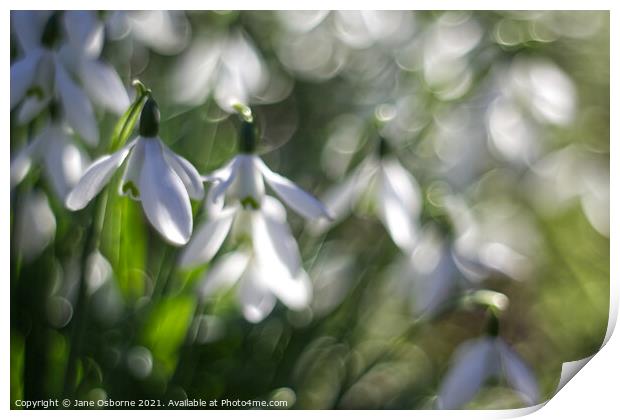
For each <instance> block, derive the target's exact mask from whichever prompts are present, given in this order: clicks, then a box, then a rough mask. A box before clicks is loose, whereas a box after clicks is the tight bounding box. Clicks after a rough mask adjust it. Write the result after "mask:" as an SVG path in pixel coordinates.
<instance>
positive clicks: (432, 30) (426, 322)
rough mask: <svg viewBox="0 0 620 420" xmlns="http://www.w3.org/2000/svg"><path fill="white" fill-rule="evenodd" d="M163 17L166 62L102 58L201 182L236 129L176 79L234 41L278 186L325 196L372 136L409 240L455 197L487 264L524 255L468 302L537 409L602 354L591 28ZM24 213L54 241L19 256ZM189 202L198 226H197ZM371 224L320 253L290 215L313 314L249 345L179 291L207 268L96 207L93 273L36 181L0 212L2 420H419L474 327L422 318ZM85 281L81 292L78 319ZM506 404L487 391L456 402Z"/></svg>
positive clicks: (425, 19) (227, 305) (65, 215)
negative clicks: (157, 416)
mask: <svg viewBox="0 0 620 420" xmlns="http://www.w3.org/2000/svg"><path fill="white" fill-rule="evenodd" d="M111 13H112V12H102V13H100V14H99V16H100V19H102V20H106V19H109V18H110V16H111ZM373 13H374V14H373ZM177 17H178V16H177ZM179 19H181V22H182V24H179V25H181V26H180V29H178V28H177V29H178V30H179V31H180V32H181V33H182V34H185V35H184V36H181V41H180V42H181V44H183V45H181V47H179V48H178V51H174V52H173V53H167V54H162V53H161V52H160V51H157V48H155V47H153V46H150V45H148V44H146V43H145V42H144V41H142V42H141V41H140V39H139V38H138V37H132V34H129V35H127V36H122V37H119V38H118V39H112V37H110V36H108V38H107V39H106V43H105V47H104V51H103V57H104V58H105V59H106V60H107V61H108V62H110V63H111V64H113V65H114V67H115V68H116V69H117V71H118V72H119V74H120V75H121V78H122V79H123V81H124V82H126V84H127V85H128V86H129V84H130V82H131V80H133V79H134V78H139V79H140V80H142V81H143V82H144V83H145V84H146V85H147V86H149V87H150V88H151V89H152V90H153V94H154V96H155V98H156V99H157V100H158V102H159V104H160V106H161V113H162V124H161V138H162V139H163V141H164V142H166V143H167V144H168V145H169V146H170V147H171V148H172V149H173V150H174V151H175V152H177V153H179V154H180V155H182V156H185V157H186V158H187V159H188V160H190V161H191V162H192V163H193V164H194V165H195V166H196V168H197V169H198V170H199V172H200V173H207V172H210V171H212V170H214V169H216V168H218V167H220V166H221V165H223V164H224V163H225V162H227V161H228V160H229V159H230V158H231V157H232V156H233V155H234V154H235V153H236V138H237V134H236V133H237V131H236V130H237V124H236V121H235V118H231V117H229V116H228V114H227V113H226V112H224V111H223V110H222V109H221V108H220V107H219V105H220V104H219V103H218V101H217V98H216V94H215V93H214V89H216V88H215V87H213V86H218V83H219V84H220V85H222V84H224V82H222V81H221V80H219V79H218V77H216V76H213V78H214V81H213V82H212V84H213V86H212V87H211V88H210V90H208V91H205V94H204V95H202V97H201V98H198V99H197V100H195V101H194V102H195V103H191V104H189V103H183V100H181V101H179V100H178V98H177V96H178V95H177V94H178V93H179V92H180V91H181V90H182V89H183V88H186V89H189V91H190V92H194V93H195V92H196V91H198V90H200V89H199V88H198V87H196V86H199V85H204V84H205V83H203V82H201V79H202V78H204V77H207V76H204V75H201V72H211V73H212V74H214V75H217V74H218V73H217V72H218V71H220V70H218V69H212V68H208V67H200V66H194V67H190V70H191V71H189V70H187V68H186V67H183V66H184V65H185V63H188V62H190V61H191V60H185V58H187V57H189V56H190V55H191V53H192V52H194V53H195V54H196V52H197V54H198V55H199V56H200V54H203V55H205V54H208V53H209V51H210V50H209V48H211V47H204V49H203V50H201V49H200V48H202V47H201V46H200V45H199V41H197V40H201V39H206V40H207V41H209V40H210V41H213V40H215V39H227V37H233V36H236V35H234V34H239V33H241V34H243V37H245V38H244V39H245V40H246V41H245V42H247V45H250V47H249V48H250V49H251V51H253V53H252V54H250V55H251V56H253V57H258V60H259V62H260V67H259V69H260V72H261V77H262V80H263V83H259V85H260V86H258V87H257V88H256V89H254V90H253V91H251V92H249V93H248V100H249V101H250V104H251V106H252V108H253V110H254V112H255V113H256V115H257V118H258V121H259V125H260V127H261V130H262V132H263V144H262V150H263V151H264V154H263V158H264V159H265V161H266V162H267V164H268V165H269V166H270V167H271V168H272V169H273V170H275V171H276V172H278V173H281V174H283V175H285V176H286V177H288V178H290V179H292V180H294V181H295V182H297V183H299V184H300V185H301V186H303V187H304V188H305V189H307V190H309V191H311V192H313V193H314V194H315V195H317V196H319V197H321V196H323V195H324V193H325V192H326V191H327V190H328V188H330V187H331V186H333V185H336V184H338V183H340V182H341V181H342V179H343V178H344V177H345V175H346V174H347V173H349V172H350V171H351V169H352V168H353V167H354V166H355V165H356V164H357V162H359V161H361V160H362V159H363V158H364V157H365V156H367V155H368V154H371V153H374V151H375V148H376V144H377V133H376V129H375V128H374V125H373V121H374V120H376V119H377V118H379V119H380V120H382V121H384V126H383V131H382V134H383V136H384V137H385V138H386V139H387V140H388V141H389V142H390V144H391V146H392V150H393V151H395V152H396V153H395V154H396V155H397V156H398V158H399V159H400V161H401V163H402V164H403V165H404V166H405V167H406V168H407V169H409V171H410V172H411V173H412V174H413V176H414V177H415V178H416V179H417V180H418V182H419V184H420V186H421V189H422V191H423V195H424V200H425V211H424V213H423V217H422V220H421V221H420V225H421V226H428V225H430V224H433V223H438V222H437V221H436V217H435V216H436V214H438V213H439V214H443V213H445V209H443V208H442V205H441V203H439V204H437V201H436V200H434V199H433V197H434V194H438V191H439V193H440V194H447V195H451V196H457V197H459V198H461V199H462V200H463V202H464V203H466V206H467V208H468V209H469V211H471V213H472V214H474V215H475V218H476V220H477V221H478V222H477V223H479V224H480V225H481V226H482V228H481V229H482V230H483V231H484V232H485V235H486V236H487V239H486V240H487V241H488V242H496V241H501V242H502V243H507V244H509V245H510V246H511V248H512V249H515V250H517V251H518V252H519V254H520V255H521V256H523V258H522V259H520V260H519V261H520V262H519V264H520V266H519V267H518V268H519V270H518V272H519V275H517V276H514V277H518V278H517V279H513V278H509V277H511V276H506V275H504V274H505V273H504V274H502V273H500V272H499V271H492V272H491V274H490V275H488V276H486V277H485V278H484V279H483V280H482V281H481V283H480V285H479V287H484V288H489V289H492V290H496V291H499V292H502V293H504V294H505V295H506V296H508V298H509V299H510V306H509V308H508V309H507V310H506V312H505V313H504V314H503V315H502V317H501V319H500V335H501V336H502V337H503V338H504V339H505V340H506V341H507V342H508V343H510V344H511V345H512V346H513V348H514V349H515V350H516V351H517V352H518V353H519V354H520V355H521V356H522V357H523V359H524V360H526V361H527V363H528V364H529V365H530V366H531V368H532V369H533V371H534V373H535V376H536V378H537V380H538V381H539V384H540V388H541V392H542V394H543V396H544V397H547V398H548V397H549V396H551V395H552V393H553V391H554V390H555V387H556V385H557V382H558V379H559V374H560V369H561V364H562V363H563V362H565V361H570V360H575V359H580V358H583V357H586V356H589V355H591V354H592V353H594V352H596V351H597V350H598V348H599V346H600V345H601V343H602V339H603V337H604V335H605V331H606V327H607V317H608V308H609V14H608V13H606V12H544V11H536V12H461V11H459V12H446V11H437V12H432V11H427V12H366V13H360V12H330V13H327V12H324V13H318V12H316V13H314V12H307V13H305V14H304V12H271V11H260V12H211V11H203V12H198V11H196V12H188V13H185V14H182V15H181V16H180V18H179ZM188 28H189V29H188ZM186 31H187V32H186ZM13 44H14V42H13V43H12V48H11V51H12V59H14V58H15V56H16V55H17V54H18V51H17V47H16V46H15V45H13ZM223 45H224V46H223V47H222V48H224V49H225V50H226V51H229V52H230V53H232V55H233V56H235V54H237V55H239V57H241V55H242V52H238V51H236V50H235V48H237V47H236V46H234V45H232V44H230V43H229V44H226V43H225V42H224V44H223ZM243 54H247V52H246V53H243ZM244 59H246V60H250V59H252V58H251V57H250V58H248V57H244ZM237 65H239V66H246V65H247V64H246V62H245V61H243V60H240V63H238V64H237ZM192 73H194V74H195V78H189V77H188V74H192ZM265 80H266V81H265ZM194 84H195V86H194ZM181 99H183V98H181ZM185 102H187V101H185ZM381 105H383V106H381ZM11 117H12V124H11V149H12V153H13V152H14V151H15V150H17V149H18V148H21V146H22V145H23V144H25V143H26V142H27V141H28V138H29V133H30V134H31V133H33V132H36V130H37V129H38V128H39V127H40V126H41V125H42V124H43V123H44V121H45V118H46V115H45V113H44V114H43V115H42V116H40V117H39V118H38V119H37V120H35V121H34V122H33V123H32V124H30V125H29V126H26V127H24V126H19V125H18V124H17V123H16V121H15V117H14V116H13V115H12V116H11ZM98 117H99V120H100V131H101V139H102V141H101V145H100V146H99V148H98V149H97V150H92V149H89V148H87V147H86V146H84V150H87V152H88V154H89V155H90V156H91V158H93V159H94V158H96V157H97V156H100V155H101V154H102V153H103V151H104V150H105V146H106V144H105V143H106V141H107V139H109V138H110V136H111V134H112V129H113V127H114V124H115V123H116V117H114V116H112V115H109V114H105V113H103V112H100V113H98ZM78 141H79V139H78ZM117 176H118V175H117ZM33 191H38V192H42V193H44V194H45V196H46V197H47V200H48V201H49V206H50V208H51V211H52V213H53V215H52V218H53V219H55V224H54V226H53V229H52V230H53V238H52V239H51V240H49V241H47V242H46V243H44V244H43V245H44V246H41V247H39V248H40V249H39V250H38V252H37V253H36V255H31V254H29V257H28V258H24V255H23V252H22V250H21V249H22V248H21V245H20V244H22V243H23V242H24V241H23V238H20V235H26V233H24V232H27V230H24V228H22V227H20V226H21V225H24V224H25V225H30V224H34V225H35V226H34V229H37V226H39V225H40V224H41V223H44V222H45V220H47V219H49V217H47V219H45V218H42V219H29V218H30V217H32V213H28V212H24V211H21V210H20V209H22V207H20V206H21V205H22V203H23V202H24V197H25V196H27V195H28V194H31V193H32V192H33ZM111 191H112V190H111ZM113 192H114V191H113ZM194 204H195V206H194V208H195V223H194V225H195V226H197V225H198V224H199V223H200V221H201V220H202V216H203V210H202V206H201V203H194ZM371 210H372V209H370V210H369V209H365V208H356V211H355V212H354V214H353V215H352V216H351V217H349V218H347V219H346V220H344V221H343V222H342V223H339V224H338V225H336V226H334V227H333V228H332V229H330V230H329V231H327V232H326V233H324V234H321V235H319V236H316V235H313V234H312V233H311V231H310V229H308V227H307V226H305V224H304V221H303V220H301V218H299V217H297V216H296V215H292V214H291V215H290V217H289V222H290V223H291V226H292V229H293V233H294V236H295V237H296V238H297V239H298V242H299V245H300V249H301V252H302V256H303V260H304V267H305V268H306V269H307V270H308V272H309V274H310V276H311V278H312V280H313V283H314V300H313V303H312V306H311V308H309V309H307V310H306V311H302V312H293V311H290V310H288V309H287V308H286V307H284V306H283V305H281V304H278V306H277V307H276V309H275V310H274V312H273V313H272V314H271V315H270V316H269V317H267V319H266V320H264V321H263V322H261V323H259V324H251V323H249V322H247V321H246V320H245V319H244V318H243V317H242V315H241V313H240V311H239V309H238V307H237V304H236V301H235V298H234V292H227V293H222V294H219V295H217V296H216V297H214V298H209V299H207V300H206V301H204V302H199V300H198V297H197V294H196V292H195V290H196V286H197V282H198V280H199V279H200V277H201V275H202V273H204V272H206V271H207V270H208V269H209V267H208V266H203V267H200V268H199V269H196V270H193V271H183V270H179V269H177V268H176V267H175V264H174V261H175V260H174V257H175V255H177V252H178V251H176V250H174V249H173V248H172V247H170V246H168V245H165V244H163V242H162V241H161V239H160V238H159V236H158V235H157V234H156V233H155V232H154V231H153V230H152V228H150V226H149V225H148V224H147V223H146V222H145V219H144V216H143V212H142V209H141V207H140V204H139V203H136V202H134V201H131V200H130V199H128V198H126V197H120V196H118V195H117V194H115V193H111V194H109V195H108V196H107V207H106V217H105V222H104V225H103V230H102V235H101V242H100V256H99V255H97V256H94V257H93V256H90V257H89V259H88V260H85V259H84V258H82V257H81V256H82V248H83V247H84V240H85V230H86V227H87V226H88V224H89V220H90V217H91V216H90V213H89V212H88V211H83V212H78V213H71V212H69V211H68V210H66V209H65V208H64V207H63V205H62V203H61V201H60V200H59V199H58V198H57V197H56V196H55V195H54V193H53V192H52V191H51V190H50V186H49V185H48V183H47V182H46V179H45V177H44V176H43V175H42V173H41V171H40V170H39V169H37V168H34V170H32V171H31V173H30V174H29V175H28V177H27V178H26V180H25V181H24V182H22V183H21V184H20V185H19V186H17V187H16V188H15V189H13V190H12V192H11V222H12V236H11V297H10V299H11V406H12V407H14V404H15V400H17V399H29V400H35V399H46V398H61V397H64V396H71V397H74V398H79V399H91V400H98V399H103V398H113V399H115V400H131V399H139V398H159V399H184V398H190V399H191V398H203V399H222V398H229V399H238V398H239V399H260V400H286V401H288V402H289V408H300V409H310V408H312V409H329V408H388V409H420V408H431V407H432V406H433V403H434V399H435V397H436V394H437V392H438V388H439V386H440V383H441V379H442V377H443V375H444V374H445V372H446V370H447V369H448V366H449V363H450V358H451V355H452V354H453V352H454V350H455V349H456V348H457V346H458V345H459V344H460V343H461V342H463V341H464V340H466V339H468V338H473V337H477V336H479V335H480V334H481V333H483V331H484V328H485V314H484V311H483V310H465V309H462V308H459V307H454V308H450V309H449V310H447V311H442V312H441V313H439V314H437V315H436V316H431V317H426V318H423V319H418V318H417V317H416V315H415V313H414V311H413V310H412V301H413V300H415V296H413V295H412V294H411V293H410V292H409V288H408V284H409V283H410V282H414V281H415V280H416V279H415V278H410V276H406V275H403V274H402V272H400V271H399V270H398V262H399V261H400V259H401V258H402V257H401V256H400V255H401V253H400V251H399V250H398V248H397V247H396V246H395V245H394V244H393V243H392V242H391V240H390V238H389V236H388V235H387V233H386V232H385V230H384V228H383V226H382V225H381V224H380V223H379V222H378V221H377V219H376V217H374V216H373V215H372V211H371ZM22 218H26V220H25V222H23V221H21V220H22ZM37 220H39V225H37ZM41 220H43V221H41ZM20 223H21V225H20ZM48 224H49V223H48ZM39 227H40V226H39ZM30 228H31V229H32V226H30ZM44 228H45V226H43V227H40V229H44ZM445 235H446V236H445V240H447V241H451V240H452V237H451V236H449V235H448V234H445ZM498 238H499V239H498ZM475 246H476V245H474V248H475ZM474 250H475V249H474ZM101 256H103V257H104V259H103V261H107V262H101V261H102V259H101ZM97 261H98V262H97ZM88 267H91V268H90V269H89V268H88ZM92 267H94V268H92ZM81 270H86V271H87V272H88V275H87V276H86V277H87V280H88V281H87V285H86V286H85V288H84V295H85V296H84V300H83V303H82V304H81V305H82V306H79V305H78V296H79V294H80V293H79V290H80V286H79V283H80V277H81V276H80V272H81ZM89 270H90V271H89ZM500 271H501V270H500ZM399 273H400V274H399ZM453 275H457V276H459V275H461V274H453ZM71 361H75V363H76V366H77V370H76V372H75V380H71V379H70V377H71V375H70V374H69V375H68V374H67V371H68V365H69V364H70V363H72V362H71ZM521 405H522V403H521V402H520V400H519V399H518V398H517V397H516V396H515V394H514V392H513V391H511V390H510V389H509V388H508V387H507V386H505V384H502V383H495V382H493V383H489V384H487V385H486V386H485V387H484V389H483V390H482V391H481V393H480V394H479V395H478V396H477V397H476V399H475V400H474V401H472V403H470V407H473V408H510V407H519V406H521Z"/></svg>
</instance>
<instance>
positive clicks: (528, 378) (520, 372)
mask: <svg viewBox="0 0 620 420" xmlns="http://www.w3.org/2000/svg"><path fill="white" fill-rule="evenodd" d="M496 344H497V348H498V351H499V355H500V360H501V364H502V368H503V370H504V375H506V380H507V381H508V383H509V384H510V385H511V386H512V387H513V388H514V389H515V390H517V391H519V393H520V394H521V396H522V398H523V401H524V402H525V403H526V404H528V405H534V404H537V403H538V402H539V401H540V392H539V390H538V383H537V382H536V377H535V376H534V373H533V372H532V370H531V369H530V368H529V366H527V364H526V363H525V362H524V361H523V360H522V359H521V357H519V355H518V354H517V353H515V352H514V351H512V349H510V347H508V345H507V344H506V343H504V342H503V341H502V340H501V339H497V343H496Z"/></svg>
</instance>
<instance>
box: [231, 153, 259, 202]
mask: <svg viewBox="0 0 620 420" xmlns="http://www.w3.org/2000/svg"><path fill="white" fill-rule="evenodd" d="M235 173H236V174H235V180H234V182H233V183H232V185H231V186H230V188H229V192H230V195H231V196H233V197H235V198H237V199H238V200H241V201H243V200H245V199H247V198H251V199H252V200H254V202H255V203H256V204H257V205H260V203H261V202H262V201H263V197H264V195H265V183H264V181H263V177H262V176H261V173H260V170H259V168H258V166H257V160H256V158H255V157H254V156H253V155H247V154H240V155H238V156H237V158H236V161H235Z"/></svg>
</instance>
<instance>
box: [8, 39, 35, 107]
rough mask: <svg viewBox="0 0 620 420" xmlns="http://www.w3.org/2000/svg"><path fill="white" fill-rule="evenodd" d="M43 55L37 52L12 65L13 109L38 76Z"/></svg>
mask: <svg viewBox="0 0 620 420" xmlns="http://www.w3.org/2000/svg"><path fill="white" fill-rule="evenodd" d="M40 59H41V53H40V51H38V50H35V51H33V52H31V53H29V54H26V55H25V56H24V57H23V58H21V59H20V60H17V61H15V62H14V63H13V64H11V109H13V108H14V107H15V106H16V105H17V104H18V103H19V102H20V101H21V100H22V99H24V96H26V92H27V91H28V89H29V88H30V87H31V86H32V84H33V82H34V80H35V77H36V75H37V68H38V66H39V61H40Z"/></svg>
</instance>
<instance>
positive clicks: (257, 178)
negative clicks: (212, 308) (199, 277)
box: [181, 117, 329, 322]
mask: <svg viewBox="0 0 620 420" xmlns="http://www.w3.org/2000/svg"><path fill="white" fill-rule="evenodd" d="M241 133H242V134H241V139H240V149H241V154H239V155H238V156H236V157H235V158H234V159H232V161H231V162H230V163H228V164H227V165H226V166H225V167H224V168H222V169H220V170H217V171H215V172H214V173H213V174H211V175H210V176H208V177H206V179H209V180H214V181H215V182H216V184H215V186H214V187H212V188H211V190H210V191H209V194H208V196H207V200H206V206H207V210H208V213H209V217H208V220H207V222H206V223H205V224H204V225H202V226H201V227H200V229H199V230H198V232H197V233H196V235H194V237H193V238H192V240H191V242H190V243H189V245H188V246H187V248H186V249H185V250H184V252H183V254H182V256H181V265H183V266H192V265H196V264H201V263H204V262H207V261H210V260H211V259H212V258H213V257H214V256H215V254H216V253H217V252H218V250H219V249H220V247H221V246H222V243H223V242H224V240H225V239H226V237H227V236H228V234H229V232H230V231H231V229H232V227H233V222H234V225H235V227H236V229H232V230H235V231H236V235H234V236H236V237H240V236H241V237H242V236H246V237H249V238H250V239H251V243H252V247H251V249H250V250H249V251H241V253H239V252H237V253H234V254H231V255H229V256H227V257H225V258H223V259H222V260H221V261H220V262H218V264H217V265H216V266H215V267H214V268H213V269H212V270H211V271H209V273H208V274H207V278H206V279H205V280H204V288H203V290H202V293H203V295H208V294H209V293H211V291H213V290H216V289H218V288H219V287H220V285H230V284H232V283H234V282H236V281H237V280H239V282H240V286H239V299H240V302H241V305H242V307H243V312H244V315H245V317H246V318H247V319H248V320H249V321H251V322H259V321H260V320H262V319H263V318H264V317H265V316H267V315H268V314H269V313H270V312H271V310H272V309H273V306H274V305H275V298H276V297H277V298H279V299H280V300H281V301H282V302H284V303H285V304H286V305H287V306H289V307H290V308H293V309H300V308H303V307H305V306H307V304H308V303H309V300H310V297H311V287H310V281H309V278H308V275H307V274H306V272H305V271H304V269H303V267H302V265H301V257H300V255H299V249H298V247H297V243H296V241H295V239H294V238H293V236H292V234H291V232H290V229H289V227H288V225H287V223H286V210H285V208H284V206H283V205H282V204H281V203H280V202H279V201H278V200H276V199H275V198H273V197H270V196H267V195H265V185H264V181H267V183H268V184H269V186H270V187H271V188H272V189H273V190H274V191H275V192H276V194H277V195H278V196H279V197H280V198H281V199H282V200H283V201H284V202H285V203H286V204H288V205H289V206H290V207H291V208H292V209H293V210H295V211H296V212H297V213H299V214H300V215H302V216H304V217H306V218H309V219H318V218H322V217H329V214H328V212H327V210H326V209H325V207H324V206H323V205H322V204H321V202H319V201H318V200H317V199H316V198H314V197H313V196H311V195H310V194H308V193H307V192H305V191H303V190H302V189H300V188H299V187H298V186H297V185H295V184H294V183H293V182H291V181H290V180H288V179H286V178H284V177H282V176H281V175H278V174H276V173H274V172H272V171H271V170H270V169H269V168H267V166H266V165H265V163H264V162H263V161H262V160H261V159H260V158H259V157H258V156H256V155H254V154H253V152H254V150H255V133H254V125H253V124H252V122H251V117H250V120H249V121H244V122H243V125H242V132H241ZM226 197H228V198H229V199H230V200H229V201H231V203H230V204H228V205H226V206H225V202H226Z"/></svg>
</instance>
